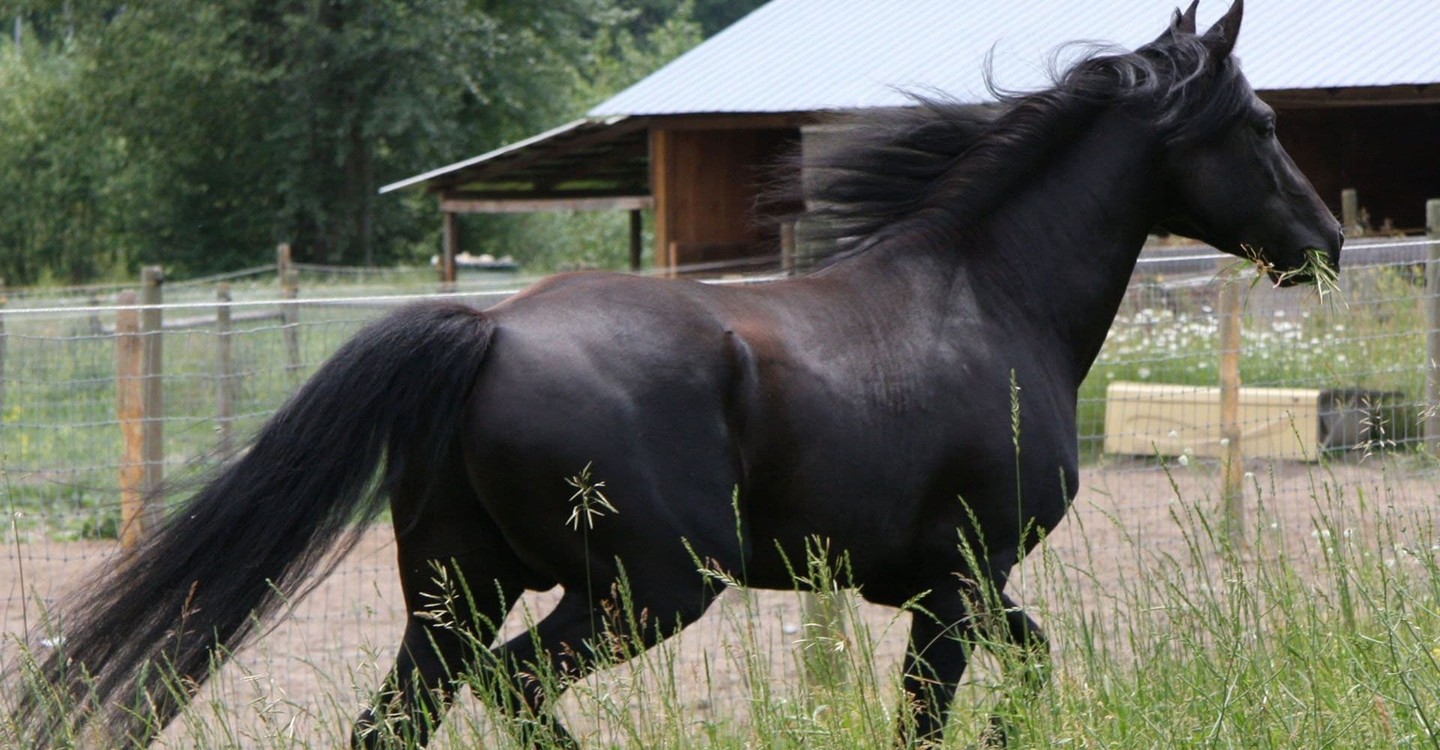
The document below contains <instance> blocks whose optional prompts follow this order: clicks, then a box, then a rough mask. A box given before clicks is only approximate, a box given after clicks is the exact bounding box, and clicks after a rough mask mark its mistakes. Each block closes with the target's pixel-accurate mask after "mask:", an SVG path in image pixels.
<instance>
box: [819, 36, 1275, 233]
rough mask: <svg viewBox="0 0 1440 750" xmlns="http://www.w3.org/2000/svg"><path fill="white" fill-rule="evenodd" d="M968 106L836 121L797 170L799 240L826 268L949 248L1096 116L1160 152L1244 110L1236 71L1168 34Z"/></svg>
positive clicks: (1096, 53) (943, 104)
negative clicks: (921, 245)
mask: <svg viewBox="0 0 1440 750" xmlns="http://www.w3.org/2000/svg"><path fill="white" fill-rule="evenodd" d="M986 80H987V84H988V85H989V86H990V90H991V93H992V94H994V95H995V96H996V98H997V99H998V104H996V105H994V106H988V107H975V106H970V105H964V104H960V103H957V102H953V101H949V100H945V99H943V98H939V97H932V96H923V95H916V96H914V97H913V98H914V99H915V102H916V105H917V106H914V107H907V108H902V109H892V110H877V111H870V112H861V113H855V114H850V115H846V116H842V117H841V118H840V119H839V121H838V124H839V125H841V126H842V127H841V128H838V129H837V132H835V133H834V134H833V135H832V136H831V137H830V138H828V139H826V141H825V142H824V143H823V144H822V145H820V146H819V147H817V148H815V149H813V150H811V151H810V152H808V153H806V154H805V155H804V156H803V157H802V158H801V159H800V160H799V166H800V169H798V170H795V171H796V172H797V173H799V175H801V176H797V177H796V180H797V182H798V181H800V180H802V179H803V184H802V185H798V186H794V187H792V188H790V194H791V195H794V194H795V193H796V192H798V193H800V194H801V195H803V197H804V199H805V203H806V205H807V207H808V208H807V210H806V212H805V213H804V215H803V218H804V219H805V220H806V223H805V227H806V237H807V238H808V239H810V240H812V241H815V240H818V241H819V242H818V243H817V244H820V245H825V244H830V243H833V247H834V251H833V253H832V252H822V253H821V254H822V255H830V256H832V257H838V256H844V255H849V254H852V253H854V252H856V251H859V250H863V249H865V248H867V247H871V246H873V245H874V244H876V241H877V240H880V239H883V238H884V237H885V236H886V235H887V233H889V232H891V231H900V230H907V231H909V230H922V231H921V232H919V233H920V234H928V235H930V236H932V237H933V236H944V237H953V236H954V233H955V232H956V231H959V230H961V229H963V228H964V227H965V226H967V225H969V224H971V223H973V222H974V221H975V220H976V219H977V218H978V217H980V216H983V215H984V214H985V213H986V212H987V211H988V210H989V209H991V208H992V207H993V206H995V205H996V204H997V203H999V202H1000V201H1002V200H1004V199H1005V198H1006V197H1007V196H1008V195H1009V194H1010V193H1011V192H1012V190H1013V189H1014V188H1016V187H1017V186H1019V185H1023V184H1024V183H1025V182H1026V181H1027V180H1029V179H1030V178H1031V177H1033V176H1034V174H1035V173H1036V172H1038V171H1039V170H1040V169H1042V168H1043V167H1044V166H1045V165H1046V164H1047V163H1048V162H1049V161H1050V160H1051V159H1053V158H1054V157H1055V156H1056V155H1057V154H1058V153H1060V152H1061V151H1062V150H1063V149H1064V148H1065V147H1066V146H1067V145H1068V144H1070V143H1071V142H1072V141H1073V140H1074V138H1075V137H1076V136H1077V135H1078V134H1080V133H1081V132H1083V131H1084V129H1085V128H1087V127H1088V126H1089V125H1090V123H1091V122H1092V121H1093V119H1094V118H1095V116H1096V115H1097V114H1099V113H1100V112H1101V111H1103V110H1104V109H1106V108H1109V107H1114V106H1126V107H1130V108H1132V109H1133V111H1134V112H1135V114H1136V116H1137V117H1141V118H1145V119H1148V120H1150V121H1152V122H1154V123H1155V124H1156V126H1157V127H1158V128H1159V130H1160V134H1161V136H1162V139H1163V140H1164V142H1165V143H1166V144H1167V145H1178V144H1183V143H1185V142H1194V141H1197V140H1201V139H1204V138H1205V137H1207V136H1209V135H1211V134H1213V133H1215V132H1217V131H1218V130H1219V129H1220V128H1221V127H1222V126H1223V125H1225V124H1226V123H1227V122H1230V121H1231V120H1232V118H1233V117H1235V116H1236V114H1238V113H1239V112H1241V111H1243V109H1244V108H1245V107H1246V106H1247V105H1248V101H1249V99H1248V88H1247V87H1245V86H1242V85H1236V84H1237V83H1238V82H1239V81H1240V80H1241V79H1240V73H1239V67H1238V65H1237V64H1236V63H1235V61H1234V60H1233V59H1231V58H1229V57H1226V58H1224V59H1222V60H1220V61H1218V62H1216V61H1215V60H1213V59H1212V58H1211V56H1210V55H1209V53H1208V51H1207V48H1206V46H1205V44H1204V43H1203V41H1202V40H1201V39H1200V38H1199V37H1197V36H1195V35H1193V34H1191V35H1178V34H1174V33H1167V34H1166V35H1165V36H1162V37H1161V38H1160V39H1159V40H1157V41H1155V42H1153V43H1151V44H1149V45H1146V46H1144V47H1141V48H1140V49H1138V50H1136V51H1134V52H1122V53H1114V52H1113V51H1108V50H1093V51H1091V52H1090V53H1089V54H1088V55H1086V56H1085V57H1084V58H1082V59H1081V60H1080V61H1078V62H1076V63H1075V64H1073V65H1071V66H1070V67H1069V68H1068V69H1066V70H1064V71H1062V72H1058V73H1056V74H1055V75H1054V80H1055V83H1054V85H1053V86H1052V87H1051V88H1049V89H1045V90H1042V91H1037V92H1031V93H1015V92H1007V91H1004V90H1001V89H1000V88H999V87H997V86H996V85H995V84H994V82H993V80H991V77H990V75H989V74H988V72H987V75H986Z"/></svg>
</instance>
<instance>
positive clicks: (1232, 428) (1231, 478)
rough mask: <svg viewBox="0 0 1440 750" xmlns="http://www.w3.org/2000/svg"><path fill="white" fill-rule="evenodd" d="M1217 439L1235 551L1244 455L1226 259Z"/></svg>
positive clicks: (1241, 521)
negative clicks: (1219, 444) (1219, 445)
mask: <svg viewBox="0 0 1440 750" xmlns="http://www.w3.org/2000/svg"><path fill="white" fill-rule="evenodd" d="M1220 263H1221V267H1222V271H1221V274H1220V280H1221V285H1220V299H1219V302H1218V304H1217V307H1218V309H1219V314H1220V321H1219V323H1220V345H1219V354H1220V365H1219V372H1220V440H1221V458H1220V465H1221V493H1220V496H1221V498H1222V503H1223V506H1224V514H1225V531H1226V537H1227V539H1228V540H1229V542H1230V544H1231V546H1232V547H1234V548H1236V549H1238V548H1239V547H1240V545H1241V544H1242V543H1243V540H1244V532H1245V502H1244V501H1245V453H1244V450H1243V446H1242V445H1241V444H1240V434H1241V433H1240V333H1241V325H1242V323H1241V317H1240V314H1241V310H1242V307H1243V301H1242V300H1241V298H1240V294H1241V289H1240V280H1239V279H1238V278H1236V275H1235V273H1233V271H1231V272H1226V269H1228V267H1230V266H1232V265H1233V263H1231V262H1230V261H1229V260H1228V259H1224V260H1221V261H1220Z"/></svg>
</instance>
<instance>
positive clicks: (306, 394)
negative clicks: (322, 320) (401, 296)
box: [11, 303, 493, 748]
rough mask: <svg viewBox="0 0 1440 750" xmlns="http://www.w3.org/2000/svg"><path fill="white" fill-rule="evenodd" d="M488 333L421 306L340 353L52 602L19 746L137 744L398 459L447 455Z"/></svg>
mask: <svg viewBox="0 0 1440 750" xmlns="http://www.w3.org/2000/svg"><path fill="white" fill-rule="evenodd" d="M492 332H493V324H492V323H491V321H490V320H489V319H488V318H487V317H486V316H485V315H484V314H483V313H481V312H479V311H478V310H475V309H473V308H470V307H465V306H463V305H458V304H446V303H422V304H416V305H411V306H409V307H406V308H404V309H402V310H399V311H397V312H395V313H393V314H391V315H389V316H387V317H385V318H384V319H382V320H380V321H378V322H375V323H373V324H371V325H369V326H368V327H366V328H365V329H364V330H362V331H361V332H360V333H359V334H357V335H356V336H355V338H354V339H352V340H351V341H350V342H349V343H347V344H346V345H345V346H343V347H342V348H341V349H340V350H339V351H338V352H337V353H336V354H335V356H334V357H332V358H331V359H330V360H329V361H328V362H326V363H325V364H324V365H323V366H322V367H321V368H320V370H319V372H317V373H316V374H315V376H314V377H313V378H311V380H310V381H309V382H308V383H306V384H305V385H304V387H302V388H301V389H300V391H299V392H298V393H296V394H295V395H294V396H293V397H292V398H291V399H290V401H289V402H288V403H287V404H286V405H285V406H284V407H282V408H281V409H280V411H279V412H278V413H276V414H275V416H274V417H273V418H272V419H271V420H270V421H269V423H267V424H266V425H265V426H264V427H263V428H262V429H261V430H260V432H259V433H258V435H257V436H256V438H255V441H254V443H253V445H252V446H251V447H250V449H249V451H248V452H247V453H246V454H245V455H244V457H243V458H240V459H239V460H238V461H236V462H235V463H233V464H231V465H230V466H228V467H226V468H224V469H222V470H220V471H219V473H218V474H217V475H216V476H215V477H214V478H213V479H211V480H210V481H209V482H208V483H206V484H205V485H204V486H203V487H202V489H201V490H200V491H199V492H198V493H197V494H196V495H195V496H194V497H193V498H192V499H191V500H189V501H188V502H187V503H185V504H184V506H183V507H181V508H178V509H176V511H175V512H173V513H171V514H169V516H168V518H167V520H166V521H165V522H164V524H163V526H162V527H161V528H160V529H159V530H158V532H157V533H155V534H153V535H152V536H151V537H150V538H149V539H148V540H147V541H146V542H144V544H143V546H142V547H141V548H140V549H138V550H136V551H135V552H134V553H133V554H130V555H128V556H126V557H125V558H124V559H123V560H121V561H120V562H119V563H118V564H117V565H116V566H114V567H112V568H111V569H110V570H108V571H106V572H103V573H101V574H100V576H99V577H98V579H97V580H95V581H93V582H92V583H90V584H89V585H87V586H86V587H85V588H84V590H83V591H81V592H79V593H78V595H77V596H76V597H74V598H73V599H72V600H71V601H70V603H69V604H67V605H65V606H62V607H61V610H60V617H59V619H58V620H57V623H58V627H59V630H60V632H61V638H60V639H59V640H58V641H55V642H54V645H53V646H52V647H51V648H50V649H48V653H44V654H39V655H37V657H36V659H35V660H34V661H32V662H31V663H30V669H29V670H28V671H29V673H30V674H29V675H28V677H27V678H26V679H25V680H24V681H23V682H24V687H23V688H22V689H21V690H22V694H21V696H20V699H19V700H18V701H17V703H16V704H15V705H16V706H17V708H16V710H15V713H14V714H13V715H12V720H13V723H12V724H11V727H12V728H14V729H16V730H17V731H18V732H20V734H21V735H22V737H23V738H24V740H23V745H24V746H25V747H35V748H48V747H53V746H56V745H71V744H73V743H74V742H75V741H76V740H77V739H79V738H81V737H84V738H86V740H85V741H82V742H81V744H86V743H87V742H88V741H89V740H90V739H92V738H94V737H95V736H96V733H97V732H98V733H99V735H101V736H103V737H107V738H109V741H107V742H104V743H102V744H104V745H105V746H109V747H114V746H143V745H145V744H147V743H148V742H149V740H150V739H151V737H152V736H153V734H154V733H155V732H156V731H158V729H159V728H162V727H164V725H165V724H166V723H168V722H169V721H170V720H171V719H172V718H174V716H175V715H176V714H177V713H178V712H179V711H180V709H181V708H183V707H184V705H185V704H186V702H188V700H189V699H190V697H191V696H192V695H193V694H194V692H195V691H196V690H198V689H199V686H200V685H201V684H202V683H203V682H204V681H205V679H206V677H207V676H209V674H210V673H211V671H212V669H213V668H214V667H215V666H217V665H218V664H219V663H220V662H222V661H223V660H224V659H225V658H226V657H227V656H228V655H229V654H230V653H233V652H234V651H235V650H236V649H238V648H239V647H241V646H242V645H244V644H245V642H246V640H247V638H249V637H251V636H252V635H254V634H255V631H256V627H257V625H258V624H259V623H260V621H261V620H262V619H263V618H264V617H265V616H266V615H267V614H271V613H272V612H273V611H274V610H275V609H276V607H277V605H279V604H281V603H282V602H286V601H293V600H294V598H296V597H297V596H303V594H304V593H305V591H308V589H303V590H302V586H303V585H304V584H305V582H306V580H307V578H308V577H309V575H310V574H311V573H312V572H314V571H315V570H316V569H317V568H318V567H320V566H321V564H322V563H324V562H326V561H327V560H328V561H330V564H332V565H333V562H334V561H337V560H338V559H339V554H338V553H339V552H342V551H345V550H348V549H349V548H350V547H351V546H353V545H354V544H355V542H356V541H358V538H359V535H360V532H361V530H362V529H363V526H364V525H365V522H366V521H372V520H373V519H374V518H375V516H376V515H377V514H379V513H380V512H381V511H382V510H383V509H384V506H385V501H386V498H387V496H388V494H389V492H390V490H392V489H393V488H394V485H395V484H396V482H398V481H399V479H400V477H402V476H403V475H404V473H405V467H406V466H407V465H410V466H424V465H427V463H428V464H429V465H437V464H438V463H439V462H441V461H444V460H446V458H447V457H448V456H449V455H450V454H449V452H448V449H449V447H450V446H451V444H452V441H453V440H454V439H455V436H456V427H457V425H458V424H459V422H460V420H461V415H462V412H463V405H464V402H465V399H466V398H467V395H468V393H469V391H470V389H471V388H472V387H473V385H474V382H475V378H476V375H477V373H478V372H479V369H480V363H481V361H482V360H483V359H484V357H485V352H486V349H487V348H488V346H489V342H490V338H491V334H492ZM382 463H383V464H384V466H383V471H380V473H379V481H375V480H376V475H377V470H379V469H380V468H381V464H382ZM325 572H328V570H326V571H325Z"/></svg>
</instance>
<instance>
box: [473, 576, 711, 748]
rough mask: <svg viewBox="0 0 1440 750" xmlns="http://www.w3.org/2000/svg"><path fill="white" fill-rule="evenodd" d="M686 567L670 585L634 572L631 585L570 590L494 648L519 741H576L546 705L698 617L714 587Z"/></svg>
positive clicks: (501, 693) (497, 689)
mask: <svg viewBox="0 0 1440 750" xmlns="http://www.w3.org/2000/svg"><path fill="white" fill-rule="evenodd" d="M689 572H690V576H689V577H688V579H686V578H680V579H677V580H674V581H673V582H672V583H671V584H667V585H655V584H643V585H642V584H641V583H640V582H638V581H637V580H636V579H635V578H634V577H631V578H629V579H627V583H628V586H629V588H628V590H625V591H620V590H617V589H618V587H616V586H612V587H609V588H606V589H605V590H603V591H594V592H593V597H592V595H591V593H590V592H587V591H586V590H585V587H583V586H579V587H572V588H567V589H566V591H565V595H564V596H563V597H562V598H561V600H560V603H559V604H558V605H556V607H555V610H554V611H552V612H551V613H550V614H549V615H547V616H546V617H545V618H544V619H543V620H541V621H540V622H539V623H538V624H537V625H536V626H535V627H534V629H533V630H532V631H531V632H530V633H526V634H523V635H520V636H518V637H516V638H514V639H512V640H510V641H509V642H507V643H506V644H505V645H503V646H501V647H499V648H497V649H496V650H495V658H496V661H497V662H498V663H499V664H502V665H504V666H505V669H506V670H507V671H508V673H509V675H510V682H509V684H497V685H495V686H494V697H495V700H496V702H497V703H498V705H499V707H500V708H502V709H503V710H505V711H506V712H507V713H509V714H511V715H512V716H513V717H515V718H517V719H519V720H520V721H518V722H517V727H518V728H519V730H520V731H521V732H522V733H524V734H523V736H522V745H533V746H536V747H576V743H575V741H574V740H573V739H572V738H571V737H570V735H569V733H568V732H566V730H565V729H564V727H562V726H561V725H560V724H559V722H558V721H556V720H555V719H554V717H553V716H552V715H551V714H550V713H549V712H548V711H547V703H548V701H549V699H550V698H553V697H556V695H558V694H559V693H560V692H561V691H563V690H564V689H565V688H566V687H567V686H568V685H570V684H571V683H573V682H574V681H576V680H579V679H581V678H583V677H584V676H585V675H587V674H589V673H590V672H592V671H594V670H595V669H597V668H603V667H607V666H612V665H614V664H618V663H619V662H622V661H625V660H627V659H629V658H631V657H633V656H636V655H638V654H639V653H640V652H641V651H644V650H646V649H648V648H650V647H651V646H654V645H655V644H657V643H659V642H660V641H662V640H664V639H666V638H668V637H670V636H672V635H674V634H676V633H678V632H679V631H680V630H681V629H682V628H684V627H685V626H687V625H689V624H690V623H692V622H694V621H695V620H698V619H699V618H700V615H701V614H703V613H704V612H705V610H706V608H707V607H708V606H709V605H710V603H711V602H713V601H714V599H715V596H716V592H715V591H714V590H713V588H712V587H709V586H707V585H705V584H703V583H702V582H701V581H700V580H699V576H697V575H694V573H693V569H692V571H689ZM687 593H693V594H694V596H690V595H687ZM537 733H538V735H537Z"/></svg>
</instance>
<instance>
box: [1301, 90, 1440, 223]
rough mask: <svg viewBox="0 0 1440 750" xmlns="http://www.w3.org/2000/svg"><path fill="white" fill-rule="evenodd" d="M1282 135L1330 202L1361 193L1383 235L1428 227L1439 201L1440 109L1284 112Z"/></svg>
mask: <svg viewBox="0 0 1440 750" xmlns="http://www.w3.org/2000/svg"><path fill="white" fill-rule="evenodd" d="M1279 116H1280V119H1279V134H1280V140H1281V142H1282V143H1284V144H1285V148H1286V149H1287V150H1288V151H1289V152H1290V156H1291V157H1292V158H1294V160H1295V163H1296V164H1297V165H1299V167H1300V169H1301V170H1302V171H1304V172H1305V174H1306V176H1308V177H1309V178H1310V181H1311V182H1312V183H1314V185H1315V189H1316V190H1317V191H1318V192H1319V193H1320V196H1321V197H1322V198H1324V199H1325V203H1326V204H1327V205H1329V206H1330V207H1331V209H1332V210H1334V211H1335V213H1336V215H1337V216H1338V215H1339V213H1340V191H1342V190H1344V189H1345V188H1355V190H1356V191H1357V192H1358V193H1359V196H1360V205H1361V207H1362V208H1364V209H1365V210H1366V211H1368V212H1369V214H1370V220H1371V224H1372V226H1373V227H1374V228H1376V229H1379V228H1380V225H1381V223H1382V222H1383V221H1384V220H1385V219H1387V218H1388V219H1390V220H1391V221H1392V222H1393V224H1394V226H1395V227H1396V228H1397V229H1402V230H1408V231H1418V230H1420V229H1423V228H1424V226H1425V201H1426V200H1427V199H1430V198H1440V104H1420V105H1387V106H1372V107H1326V108H1313V109H1308V108H1307V109H1300V108H1296V109H1284V108H1280V109H1279Z"/></svg>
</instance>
